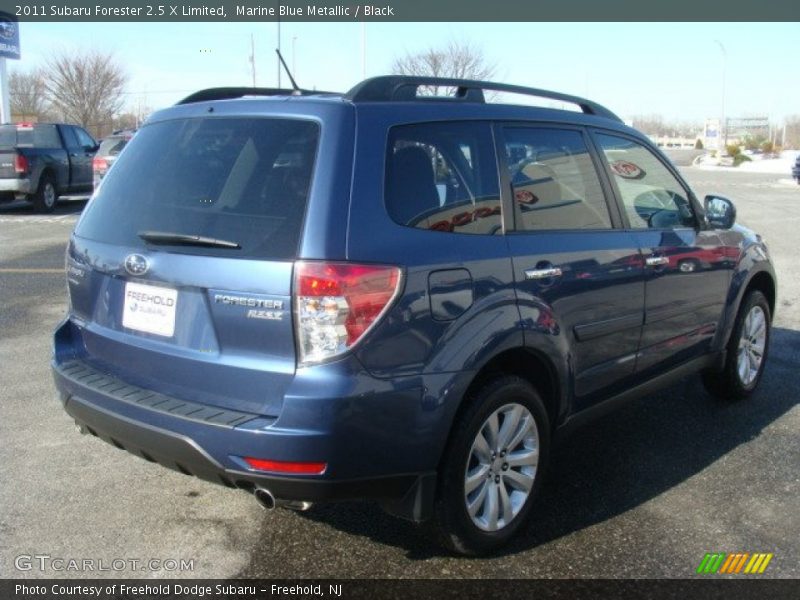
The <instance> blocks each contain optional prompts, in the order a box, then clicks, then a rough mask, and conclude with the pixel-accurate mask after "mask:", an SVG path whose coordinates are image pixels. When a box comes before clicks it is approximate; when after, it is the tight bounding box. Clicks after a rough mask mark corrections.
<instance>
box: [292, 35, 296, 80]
mask: <svg viewBox="0 0 800 600" xmlns="http://www.w3.org/2000/svg"><path fill="white" fill-rule="evenodd" d="M296 42H297V36H296V35H293V36H292V76H294V77H295V78H297V63H296V62H295V43H296Z"/></svg>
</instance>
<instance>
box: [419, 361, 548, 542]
mask: <svg viewBox="0 0 800 600" xmlns="http://www.w3.org/2000/svg"><path fill="white" fill-rule="evenodd" d="M467 402H469V404H468V405H467V406H466V408H465V410H464V412H463V413H462V414H461V415H460V416H459V418H458V420H457V422H456V423H455V425H454V430H453V433H452V435H451V438H450V441H449V443H448V447H447V450H446V453H445V456H444V458H443V461H442V467H441V472H440V476H439V486H438V489H437V497H436V502H435V505H434V529H435V532H436V534H437V537H438V538H439V540H440V542H441V543H442V544H443V545H444V546H446V547H447V548H449V549H450V550H453V551H455V552H458V553H460V554H469V555H479V554H485V553H487V552H490V551H492V550H494V549H496V548H498V547H499V546H501V545H503V544H505V543H506V542H507V541H508V540H509V539H510V538H511V537H512V536H513V535H514V534H515V533H516V532H517V530H518V529H519V528H520V526H521V525H522V524H523V523H524V521H525V519H526V517H527V515H528V513H529V512H530V509H531V506H532V504H533V499H534V497H535V496H536V493H537V492H538V489H539V487H540V484H541V479H542V473H543V470H544V466H545V465H546V463H547V457H548V450H549V446H550V426H549V422H548V418H547V412H546V411H545V409H544V405H543V403H542V400H541V398H540V397H539V394H538V393H537V392H536V390H535V389H534V388H533V386H531V385H530V383H528V382H527V381H525V380H524V379H521V378H519V377H514V376H504V377H499V378H497V379H494V380H492V381H491V382H489V383H488V384H486V385H484V386H483V387H482V388H481V389H480V390H479V391H478V393H477V394H475V395H474V397H472V398H471V399H468V400H467Z"/></svg>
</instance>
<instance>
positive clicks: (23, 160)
mask: <svg viewBox="0 0 800 600" xmlns="http://www.w3.org/2000/svg"><path fill="white" fill-rule="evenodd" d="M97 147H98V146H97V142H96V141H95V139H94V138H93V137H92V136H91V135H89V134H88V133H87V132H86V131H85V130H84V129H82V128H81V127H78V126H76V125H65V124H55V123H35V124H33V123H19V124H16V125H0V200H14V199H15V198H19V197H24V198H25V199H26V200H28V201H30V202H32V203H33V206H34V208H35V209H36V211H37V212H51V211H52V210H53V209H54V208H55V206H56V201H57V200H58V197H59V196H60V195H62V194H65V193H81V192H91V190H92V158H93V157H94V153H95V152H96V151H97Z"/></svg>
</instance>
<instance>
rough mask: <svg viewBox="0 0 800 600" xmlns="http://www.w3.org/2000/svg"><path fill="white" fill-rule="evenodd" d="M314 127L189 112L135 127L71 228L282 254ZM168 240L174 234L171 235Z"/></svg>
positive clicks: (292, 227)
mask: <svg viewBox="0 0 800 600" xmlns="http://www.w3.org/2000/svg"><path fill="white" fill-rule="evenodd" d="M318 138H319V127H318V126H317V124H316V123H314V122H311V121H303V120H299V119H272V118H199V119H177V120H172V121H162V122H159V123H154V124H152V125H147V126H145V127H144V128H142V129H141V130H140V131H139V132H138V133H137V134H136V135H135V136H134V137H133V139H132V140H131V141H130V142H129V143H128V145H127V147H126V148H125V152H124V153H123V154H121V155H120V158H119V160H118V161H117V162H116V164H115V166H114V168H113V169H111V170H110V171H109V174H108V175H107V176H106V177H105V178H104V179H103V182H102V184H101V185H100V188H99V190H98V191H97V193H96V195H95V197H94V199H93V200H92V201H91V202H90V203H89V205H88V206H87V208H86V211H85V214H84V215H83V217H82V218H81V220H80V222H79V223H78V226H77V229H76V231H75V233H76V235H78V236H80V237H84V238H88V239H92V240H96V241H99V242H106V243H111V244H118V245H126V246H141V245H142V244H143V240H142V238H141V237H140V235H139V234H140V233H142V232H147V231H158V232H164V233H170V234H176V235H177V236H180V235H183V236H203V237H206V238H212V239H219V240H229V241H230V242H232V243H234V244H236V245H238V246H240V248H237V249H230V248H215V247H213V246H210V247H194V246H187V245H185V244H180V243H175V244H174V245H163V244H161V245H159V248H166V249H168V250H169V251H171V252H172V251H174V252H183V253H192V254H212V255H220V256H241V257H247V258H262V259H263V258H267V259H290V258H294V257H295V255H296V252H297V245H298V239H299V236H300V228H301V225H302V221H303V216H304V214H305V208H306V203H307V200H308V190H309V187H310V183H311V179H312V173H313V166H314V159H315V156H316V149H317V142H318ZM176 239H177V238H176Z"/></svg>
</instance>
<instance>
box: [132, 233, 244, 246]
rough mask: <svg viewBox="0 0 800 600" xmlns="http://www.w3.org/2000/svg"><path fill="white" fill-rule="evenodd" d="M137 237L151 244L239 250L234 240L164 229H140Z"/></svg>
mask: <svg viewBox="0 0 800 600" xmlns="http://www.w3.org/2000/svg"><path fill="white" fill-rule="evenodd" d="M138 235H139V237H140V238H142V239H143V240H144V241H145V242H150V243H151V244H176V245H180V246H205V247H207V248H230V249H232V250H239V249H241V246H240V245H239V244H237V243H236V242H229V241H228V240H218V239H216V238H211V237H206V236H204V235H189V234H186V233H168V232H166V231H140V232H139V234H138Z"/></svg>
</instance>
